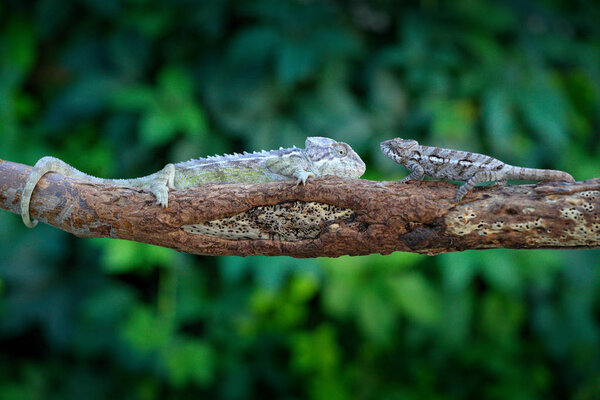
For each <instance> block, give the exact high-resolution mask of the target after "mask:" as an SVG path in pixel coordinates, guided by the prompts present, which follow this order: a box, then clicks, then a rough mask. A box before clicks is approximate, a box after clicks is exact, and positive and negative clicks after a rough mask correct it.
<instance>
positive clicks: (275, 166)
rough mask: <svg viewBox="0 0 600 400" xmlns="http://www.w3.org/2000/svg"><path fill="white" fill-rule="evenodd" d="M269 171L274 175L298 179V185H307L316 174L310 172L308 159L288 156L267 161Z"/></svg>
mask: <svg viewBox="0 0 600 400" xmlns="http://www.w3.org/2000/svg"><path fill="white" fill-rule="evenodd" d="M267 169H268V170H269V171H271V172H272V173H274V174H277V175H282V176H286V177H289V178H296V179H297V181H296V184H297V185H299V184H301V183H302V184H303V185H305V184H306V181H307V180H308V178H310V177H314V176H315V174H314V173H313V172H312V171H311V170H310V165H309V163H308V162H307V161H306V159H304V158H302V157H299V156H297V155H287V156H282V157H278V158H275V159H272V160H269V161H267Z"/></svg>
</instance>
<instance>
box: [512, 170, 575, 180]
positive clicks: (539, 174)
mask: <svg viewBox="0 0 600 400" xmlns="http://www.w3.org/2000/svg"><path fill="white" fill-rule="evenodd" d="M507 179H515V180H531V181H550V182H554V181H566V182H575V179H573V177H572V176H571V175H570V174H568V173H566V172H563V171H557V170H553V169H536V168H522V167H515V169H514V172H513V173H511V174H509V175H508V176H507Z"/></svg>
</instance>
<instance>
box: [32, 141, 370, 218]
mask: <svg viewBox="0 0 600 400" xmlns="http://www.w3.org/2000/svg"><path fill="white" fill-rule="evenodd" d="M305 147H306V148H304V149H300V148H297V147H292V148H287V149H284V148H279V150H270V151H264V150H263V151H259V152H254V153H246V152H244V153H243V154H237V153H234V154H225V155H222V156H214V157H206V158H198V159H193V160H189V161H185V162H180V163H176V164H167V165H166V166H165V167H164V168H163V169H162V170H160V171H158V172H155V173H154V174H151V175H148V176H144V177H141V178H134V179H103V178H97V177H95V176H91V175H88V174H85V173H83V172H81V171H79V170H77V169H75V168H73V167H72V166H70V165H69V164H67V163H66V162H64V161H62V160H59V159H58V158H54V157H43V158H41V159H40V160H39V161H38V162H37V163H36V164H35V165H34V166H33V169H32V170H31V173H30V174H29V177H28V178H27V182H26V183H25V187H24V189H23V194H22V195H21V217H22V218H23V223H25V225H26V226H28V227H29V228H33V227H34V226H35V225H36V224H37V221H32V220H31V218H30V216H29V203H30V201H31V194H32V193H33V189H35V187H36V185H37V183H38V181H39V180H40V179H41V177H42V176H44V174H46V173H48V172H58V173H60V174H62V175H65V176H68V177H72V178H79V179H84V180H87V181H90V182H94V183H105V184H109V185H115V186H124V187H132V188H141V189H147V190H150V191H151V192H152V193H153V194H154V196H155V197H156V203H157V204H158V205H160V206H162V207H167V206H168V204H169V189H184V188H186V187H190V186H198V185H203V184H207V183H239V182H249V183H258V182H270V181H277V180H291V179H295V180H296V182H297V184H300V183H302V184H306V181H307V179H308V178H310V177H314V176H322V175H335V176H338V177H341V178H360V177H361V176H362V174H364V173H365V163H364V162H363V161H362V160H361V159H360V157H359V156H358V154H356V153H355V152H354V150H352V147H350V146H349V145H348V144H346V143H342V142H336V141H335V140H333V139H329V138H325V137H309V138H307V139H306V143H305Z"/></svg>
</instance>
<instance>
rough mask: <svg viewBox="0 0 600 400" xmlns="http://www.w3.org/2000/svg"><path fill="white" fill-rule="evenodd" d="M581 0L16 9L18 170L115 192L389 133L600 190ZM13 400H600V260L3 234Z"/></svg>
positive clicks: (5, 371) (7, 67)
mask: <svg viewBox="0 0 600 400" xmlns="http://www.w3.org/2000/svg"><path fill="white" fill-rule="evenodd" d="M598 21H600V6H598V4H597V3H596V2H592V1H584V0H574V1H566V0H539V1H510V0H507V1H478V0H457V1H452V2H441V1H435V0H427V1H425V0H423V1H420V2H417V1H409V2H404V3H398V2H394V1H391V0H379V1H371V2H369V1H361V0H347V1H343V2H342V1H340V2H338V1H333V0H331V1H315V0H312V1H311V0H303V1H300V0H259V1H252V2H249V1H242V0H229V1H226V0H223V1H218V0H205V1H191V0H177V1H172V2H154V1H148V0H76V1H69V2H65V1H61V0H39V1H36V2H27V1H18V0H8V1H4V2H1V3H0V157H2V158H4V159H8V160H12V161H18V162H24V163H27V164H33V163H34V162H35V161H36V160H37V159H39V158H40V157H42V156H44V155H54V156H58V157H60V158H62V159H64V160H65V161H67V162H69V163H70V164H72V165H74V166H77V167H78V168H80V169H82V170H84V171H86V172H89V173H93V174H96V175H100V176H106V177H109V176H112V177H134V176H141V175H144V174H147V173H150V172H154V171H156V170H158V169H159V168H162V166H163V165H164V164H165V163H167V162H171V161H180V160H185V159H188V158H192V157H198V156H202V155H206V154H214V153H222V152H225V151H241V150H257V149H260V148H265V149H268V148H273V147H279V146H290V145H302V144H303V141H304V138H305V137H306V136H309V135H323V136H329V137H333V138H335V139H338V140H343V141H345V142H348V143H350V144H351V145H352V146H353V147H354V148H355V149H356V150H357V151H358V152H359V153H360V154H361V155H362V156H363V157H364V159H365V161H367V164H368V172H367V174H366V177H367V178H370V179H397V178H400V177H402V176H403V175H404V174H405V171H404V170H403V169H402V168H400V167H398V166H397V165H396V164H394V163H392V162H391V161H389V160H388V159H386V158H385V157H384V156H382V155H381V154H380V152H379V150H378V143H379V141H381V140H383V139H388V138H391V137H395V136H402V137H407V138H416V139H419V140H421V141H422V142H423V143H425V144H430V145H436V146H447V147H453V148H460V149H466V150H471V151H481V152H485V153H488V154H491V155H494V156H496V157H498V158H500V159H502V160H505V161H507V162H510V163H514V164H519V165H526V166H532V167H552V168H557V169H564V170H567V171H569V172H571V173H572V174H573V175H574V176H575V177H576V178H578V179H586V178H590V177H593V176H598V175H599V171H600V157H599V156H600V153H599V151H600V148H599V145H598V142H599V136H600V134H599V133H600V25H599V24H598ZM0 222H1V223H0V313H1V319H0V346H1V352H0V398H2V399H41V398H44V399H80V398H86V399H102V398H130V399H133V398H135V399H187V398H217V399H243V398H271V397H275V398H288V399H295V398H311V399H345V398H355V399H462V398H478V399H479V398H484V399H534V398H544V399H548V398H571V399H577V400H585V399H597V398H600V350H599V349H600V347H599V345H600V343H599V342H600V319H599V316H600V312H599V311H600V310H599V309H600V296H599V294H598V293H599V292H598V290H597V288H598V287H599V286H600V274H599V273H600V269H599V268H598V266H599V261H600V253H598V252H597V251H568V252H567V251H501V250H497V251H480V252H465V253H457V254H449V255H443V256H438V257H425V256H416V255H413V254H405V253H395V254H392V255H388V256H377V255H374V256H368V257H354V258H350V257H342V258H339V259H318V260H295V259H289V258H266V257H253V258H238V257H228V258H212V257H194V256H190V255H186V254H178V253H175V252H173V251H171V250H168V249H162V248H156V247H151V246H147V245H142V244H138V243H131V242H125V241H115V240H88V239H78V238H76V237H74V236H71V235H68V234H65V233H64V232H61V231H59V230H57V229H54V228H51V227H48V226H39V227H38V228H36V229H34V230H28V229H26V228H25V227H24V226H23V225H22V223H21V221H20V218H18V216H15V215H12V214H9V213H6V212H2V213H0Z"/></svg>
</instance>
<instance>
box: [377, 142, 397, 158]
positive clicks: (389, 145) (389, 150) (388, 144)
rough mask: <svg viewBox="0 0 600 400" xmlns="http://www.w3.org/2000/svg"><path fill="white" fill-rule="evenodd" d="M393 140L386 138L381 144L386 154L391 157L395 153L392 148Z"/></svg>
mask: <svg viewBox="0 0 600 400" xmlns="http://www.w3.org/2000/svg"><path fill="white" fill-rule="evenodd" d="M393 141H394V139H390V140H386V141H384V142H381V144H380V145H379V147H380V148H381V151H382V152H383V154H385V155H386V156H388V157H391V155H392V154H393V153H394V151H393V150H392V142H393Z"/></svg>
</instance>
